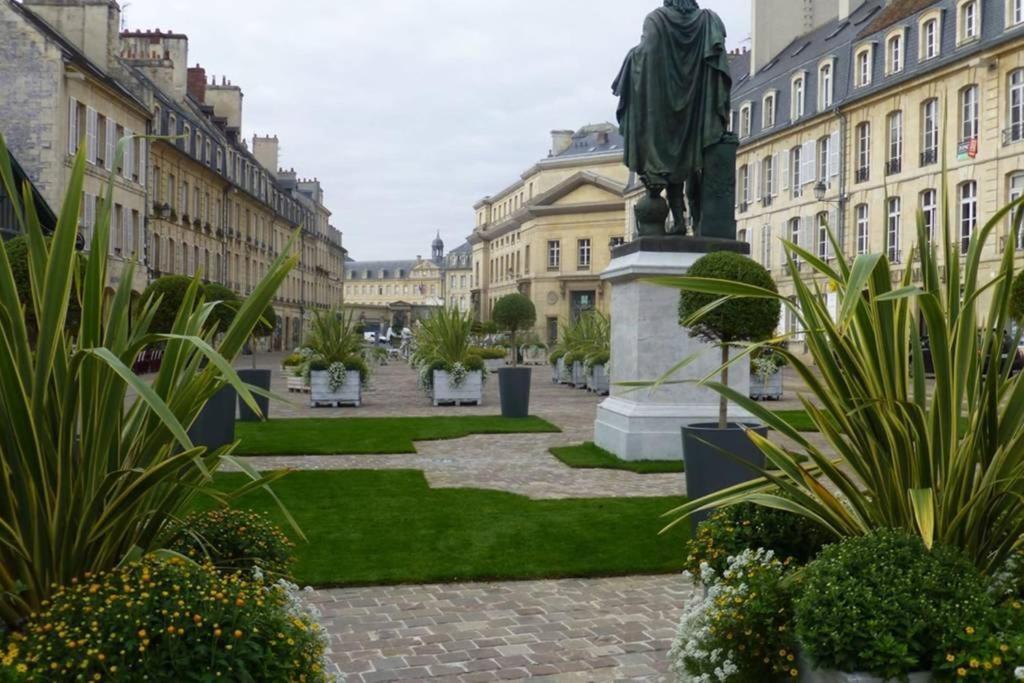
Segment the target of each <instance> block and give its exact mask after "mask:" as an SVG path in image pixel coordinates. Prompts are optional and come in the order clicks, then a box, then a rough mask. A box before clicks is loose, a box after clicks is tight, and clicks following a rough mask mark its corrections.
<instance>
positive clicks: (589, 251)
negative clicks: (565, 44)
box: [469, 123, 630, 341]
mask: <svg viewBox="0 0 1024 683" xmlns="http://www.w3.org/2000/svg"><path fill="white" fill-rule="evenodd" d="M629 179H630V174H629V171H628V170H627V169H626V167H625V166H624V165H623V163H622V137H621V136H620V135H619V133H618V129H617V127H616V126H614V125H612V124H607V123H606V124H598V125H590V126H585V127H584V128H581V129H580V130H579V131H563V130H559V131H554V132H553V133H552V149H551V151H550V154H549V156H548V157H547V158H546V159H543V160H541V161H539V162H537V163H535V164H534V165H532V166H531V167H529V168H528V169H527V170H526V171H524V172H523V173H522V174H521V175H520V177H519V178H518V179H517V180H516V181H515V182H514V183H512V184H511V185H509V186H508V187H506V188H504V189H503V190H501V191H500V192H498V193H496V194H494V195H492V196H489V197H485V198H484V199H482V200H480V201H479V202H478V203H477V204H476V205H475V206H474V209H475V211H476V226H475V227H474V229H473V233H472V235H470V237H469V242H470V244H471V245H472V249H473V273H472V283H473V284H472V306H473V310H474V312H475V314H476V315H477V316H478V317H479V319H481V320H489V319H490V315H491V311H492V310H493V307H494V304H495V302H496V301H497V300H498V299H500V298H501V297H503V296H505V295H507V294H511V293H514V292H521V293H523V294H525V295H526V296H528V297H530V299H531V300H532V301H533V303H534V305H535V306H536V308H537V327H536V332H537V333H538V334H539V335H540V336H541V338H542V339H545V340H548V341H553V340H554V339H555V338H556V337H557V334H558V326H559V323H560V322H564V321H566V320H568V319H570V318H572V317H573V316H576V315H579V314H580V313H581V312H583V311H585V310H589V309H594V308H596V309H598V310H601V311H604V312H607V309H608V304H609V301H608V299H609V296H608V293H609V291H608V287H607V285H606V284H605V283H603V282H602V281H601V273H602V271H604V270H605V268H607V266H608V263H609V262H610V260H611V248H612V246H614V245H616V244H620V243H622V242H623V241H624V240H625V236H626V235H625V229H624V226H625V213H626V212H625V203H624V199H623V193H624V191H625V189H626V186H627V184H628V183H629Z"/></svg>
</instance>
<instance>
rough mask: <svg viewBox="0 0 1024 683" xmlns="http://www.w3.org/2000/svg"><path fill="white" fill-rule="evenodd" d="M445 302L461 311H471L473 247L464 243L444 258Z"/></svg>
mask: <svg viewBox="0 0 1024 683" xmlns="http://www.w3.org/2000/svg"><path fill="white" fill-rule="evenodd" d="M443 277H444V293H445V301H446V302H447V304H448V305H449V306H451V307H453V308H458V309H459V310H460V311H469V310H471V306H470V302H471V298H472V295H473V247H472V245H470V244H469V242H463V243H462V245H460V246H459V247H458V248H456V249H452V250H451V251H450V252H448V254H446V255H445V257H444V273H443Z"/></svg>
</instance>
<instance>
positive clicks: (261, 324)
mask: <svg viewBox="0 0 1024 683" xmlns="http://www.w3.org/2000/svg"><path fill="white" fill-rule="evenodd" d="M276 328H277V311H275V310H274V305H273V304H267V307H266V308H265V309H263V315H262V316H261V317H260V319H259V321H258V322H257V323H256V327H254V328H253V331H252V336H254V337H256V338H258V339H263V338H265V337H269V336H270V335H271V334H273V333H274V330H275V329H276Z"/></svg>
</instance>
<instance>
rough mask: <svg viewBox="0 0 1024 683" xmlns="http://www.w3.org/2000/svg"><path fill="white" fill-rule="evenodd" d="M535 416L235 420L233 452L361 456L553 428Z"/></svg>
mask: <svg viewBox="0 0 1024 683" xmlns="http://www.w3.org/2000/svg"><path fill="white" fill-rule="evenodd" d="M558 431H561V430H559V429H558V427H556V426H554V425H553V424H551V423H550V422H546V421H544V420H542V419H540V418H538V417H528V418H525V419H521V420H519V419H512V418H504V417H498V416H486V415H479V416H478V415H470V416H452V417H380V418H376V417H374V418H365V417H363V418H360V417H344V418H327V419H323V418H310V419H302V420H270V421H268V422H239V423H238V425H237V427H236V431H235V436H236V438H238V439H240V440H241V444H240V445H239V447H238V450H237V451H236V453H238V454H239V455H366V454H374V453H415V452H416V448H415V446H414V445H413V442H414V441H434V440H437V439H458V438H460V437H463V436H469V435H470V434H517V433H536V432H558Z"/></svg>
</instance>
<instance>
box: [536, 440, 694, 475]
mask: <svg viewBox="0 0 1024 683" xmlns="http://www.w3.org/2000/svg"><path fill="white" fill-rule="evenodd" d="M551 455H553V456H555V457H556V458H558V459H559V460H561V461H562V462H563V463H565V464H566V465H568V466H569V467H573V468H577V469H600V470H624V471H626V472H635V473H636V474H666V473H671V472H682V471H683V461H682V460H621V459H619V458H618V457H616V456H615V454H614V453H609V452H608V451H606V450H604V449H603V448H600V447H599V446H597V445H596V444H593V443H591V442H589V441H588V442H587V443H584V444H582V445H579V446H564V447H559V448H552V449H551Z"/></svg>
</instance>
